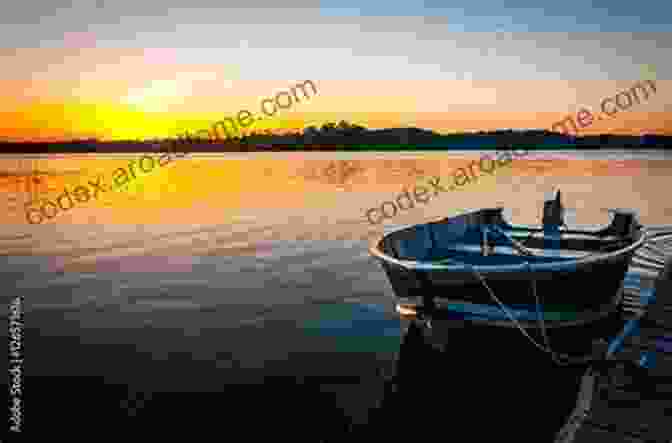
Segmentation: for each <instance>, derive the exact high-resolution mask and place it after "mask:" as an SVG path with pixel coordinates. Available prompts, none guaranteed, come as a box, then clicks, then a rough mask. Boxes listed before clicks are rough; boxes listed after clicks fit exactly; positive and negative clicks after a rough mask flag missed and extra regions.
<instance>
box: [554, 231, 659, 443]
mask: <svg viewBox="0 0 672 443" xmlns="http://www.w3.org/2000/svg"><path fill="white" fill-rule="evenodd" d="M670 228H671V227H660V228H659V229H658V230H654V232H656V231H657V232H656V234H655V235H654V236H653V237H652V238H651V240H650V241H649V242H647V245H646V246H645V247H644V248H642V250H641V252H640V253H638V255H637V256H636V257H635V258H634V259H633V263H632V266H631V268H630V271H629V273H628V278H627V279H626V297H625V300H624V303H623V309H624V311H625V312H626V313H627V314H628V316H629V318H630V320H629V322H628V323H627V324H626V327H625V328H624V330H623V332H622V334H621V335H620V336H619V337H616V338H615V339H614V340H613V341H612V342H611V344H610V348H609V353H608V357H609V360H610V361H611V362H613V364H609V365H606V366H603V367H590V368H589V369H588V370H587V371H586V373H585V374H584V376H583V379H582V384H581V389H580V392H579V396H578V399H577V404H576V408H575V409H574V411H573V412H572V414H571V415H570V416H569V418H568V420H567V422H566V423H565V425H564V426H563V427H562V429H561V430H560V431H559V432H558V435H557V437H556V443H595V442H603V441H604V442H609V443H626V442H627V443H632V442H646V443H649V442H651V443H672V275H671V274H672V234H671V233H670V231H671V230H670ZM655 278H657V280H656V279H655Z"/></svg>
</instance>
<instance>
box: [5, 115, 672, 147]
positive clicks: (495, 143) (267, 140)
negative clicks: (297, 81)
mask: <svg viewBox="0 0 672 443" xmlns="http://www.w3.org/2000/svg"><path fill="white" fill-rule="evenodd" d="M164 144H180V145H182V146H181V147H182V148H183V149H184V150H185V151H188V152H190V153H224V152H372V151H379V152H412V151H488V150H492V151H495V150H502V149H512V148H522V149H529V150H532V151H536V150H539V151H546V150H556V151H573V150H576V151H600V150H638V149H663V150H666V149H669V150H672V136H670V135H658V134H643V135H639V136H637V135H615V134H600V135H586V136H572V135H568V134H564V133H557V132H551V131H547V130H520V131H518V130H516V131H514V130H499V131H491V132H477V133H462V134H438V133H435V132H433V131H429V130H425V129H418V128H392V129H375V130H370V129H366V128H364V127H361V126H357V125H349V124H348V123H345V122H341V123H339V125H335V124H326V125H323V126H322V128H321V129H318V128H315V127H309V128H306V130H304V131H303V133H291V134H258V133H252V134H250V135H246V136H243V137H238V138H235V139H231V140H226V141H221V140H213V139H211V140H208V139H197V138H196V139H195V138H192V139H189V142H188V143H185V140H174V139H153V140H127V141H100V140H95V139H89V140H68V141H60V142H59V141H54V142H9V141H0V154H2V153H21V154H51V153H54V154H57V153H70V154H81V153H99V154H105V153H144V152H154V151H157V146H161V145H164ZM186 145H188V147H187V146H186Z"/></svg>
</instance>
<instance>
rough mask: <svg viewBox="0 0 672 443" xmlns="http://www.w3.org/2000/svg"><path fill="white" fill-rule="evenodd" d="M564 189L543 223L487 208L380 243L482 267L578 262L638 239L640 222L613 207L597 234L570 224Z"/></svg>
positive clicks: (387, 248) (429, 258)
mask: <svg viewBox="0 0 672 443" xmlns="http://www.w3.org/2000/svg"><path fill="white" fill-rule="evenodd" d="M559 199H560V193H559V192H558V194H557V197H556V199H555V200H553V201H550V202H546V205H545V208H544V217H543V225H542V226H540V227H531V226H514V225H511V224H509V223H508V222H507V221H506V220H505V219H504V218H503V208H489V209H482V210H479V211H475V212H472V213H468V214H463V215H460V216H457V217H449V218H445V219H443V220H440V221H437V222H432V223H426V224H423V225H418V226H413V227H410V228H406V229H402V230H400V231H397V232H394V233H391V234H389V235H387V236H386V237H385V238H383V239H382V240H381V242H380V243H379V245H378V247H379V248H380V250H381V251H382V252H383V253H385V254H387V255H388V256H391V257H394V258H396V259H399V260H412V261H420V262H431V263H434V264H444V263H445V264H450V263H451V262H453V261H457V262H463V263H473V264H476V263H477V264H480V265H505V264H520V263H523V262H528V263H535V262H536V263H540V262H549V261H562V260H576V259H579V258H582V257H586V256H589V255H593V254H596V253H608V252H613V251H617V250H619V249H622V248H624V247H627V246H629V245H631V244H632V243H633V242H636V241H637V240H638V239H639V238H640V237H641V235H642V232H641V229H640V228H641V225H639V223H638V222H637V220H636V216H635V214H634V212H632V211H623V210H621V211H614V217H613V219H612V221H611V224H609V225H608V226H606V227H604V228H602V229H597V230H595V231H593V232H590V231H579V230H572V229H569V228H567V226H566V225H565V224H564V220H563V218H562V206H561V204H560V200H559Z"/></svg>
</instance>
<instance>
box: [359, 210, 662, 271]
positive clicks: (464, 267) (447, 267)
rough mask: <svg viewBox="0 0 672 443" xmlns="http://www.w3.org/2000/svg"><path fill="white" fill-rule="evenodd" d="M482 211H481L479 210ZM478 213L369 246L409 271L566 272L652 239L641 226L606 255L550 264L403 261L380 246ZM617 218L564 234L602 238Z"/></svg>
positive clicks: (379, 239) (514, 227)
mask: <svg viewBox="0 0 672 443" xmlns="http://www.w3.org/2000/svg"><path fill="white" fill-rule="evenodd" d="M476 212H478V211H476ZM473 213H474V212H471V213H466V214H459V215H457V216H455V217H447V218H443V219H441V220H437V221H435V222H427V223H420V224H417V225H412V226H406V227H403V228H400V229H396V230H394V231H392V232H388V233H386V234H382V235H379V236H377V237H376V238H375V239H374V240H372V242H371V244H370V246H369V253H370V254H371V255H372V256H374V257H376V258H377V259H379V260H382V261H383V262H387V263H390V264H394V265H397V266H400V267H402V268H404V269H406V270H408V271H453V272H465V271H466V272H472V271H476V272H479V273H510V272H519V271H523V270H527V272H558V271H560V272H562V271H575V270H576V268H577V266H585V265H590V264H593V263H596V262H603V261H609V260H612V259H616V258H619V257H621V256H623V255H625V254H628V253H631V252H633V253H634V251H635V250H636V249H639V248H640V247H642V246H643V245H644V242H645V241H646V240H647V238H648V234H649V233H648V232H647V230H646V229H643V228H642V227H640V228H639V229H638V233H639V238H638V239H637V240H635V241H634V242H633V243H632V244H630V245H628V246H626V247H624V248H621V249H618V250H616V251H611V252H605V253H604V254H594V253H593V254H590V255H589V256H588V257H582V258H576V259H572V258H569V259H567V258H565V259H563V260H558V261H552V262H550V263H548V262H547V263H530V262H527V261H524V262H523V263H520V264H498V265H472V264H469V263H464V264H460V265H457V264H454V265H453V264H438V263H431V262H427V261H419V260H402V259H397V258H394V257H391V256H389V255H388V254H386V253H384V252H383V251H382V250H381V249H380V248H379V245H380V244H381V243H382V242H383V240H385V239H386V238H389V237H390V236H392V235H394V234H396V233H399V232H401V231H403V230H406V229H410V228H413V227H417V226H425V225H430V224H432V223H436V222H440V221H445V220H449V219H451V218H457V217H461V216H465V215H469V214H473ZM502 220H503V221H504V225H505V227H506V228H510V229H512V230H520V231H529V232H543V228H534V227H527V226H525V225H512V224H510V223H509V222H508V221H507V220H505V219H504V218H503V217H502ZM612 223H613V220H612V222H611V223H610V224H609V225H606V226H602V227H600V228H599V229H597V230H595V231H592V232H590V231H577V230H566V231H561V234H570V235H571V234H583V235H590V236H594V237H599V233H600V232H604V231H606V230H607V229H608V228H609V227H610V226H612ZM520 257H521V258H522V259H523V260H525V256H522V255H521V256H520Z"/></svg>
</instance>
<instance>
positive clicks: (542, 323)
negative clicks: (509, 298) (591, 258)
mask: <svg viewBox="0 0 672 443" xmlns="http://www.w3.org/2000/svg"><path fill="white" fill-rule="evenodd" d="M494 228H495V229H494V231H495V232H498V233H499V234H502V235H503V236H504V237H505V238H507V239H508V240H509V241H510V242H511V243H512V244H513V245H514V247H516V249H518V248H520V251H521V253H523V254H524V255H531V256H534V254H532V253H531V252H530V251H529V250H528V249H527V248H525V247H524V246H523V245H519V244H516V243H517V242H516V241H515V240H514V239H513V238H511V237H510V236H508V235H506V233H505V232H503V231H501V230H500V229H499V228H497V227H494ZM666 229H669V231H667V232H664V233H661V234H664V235H665V236H668V235H669V236H670V237H672V232H671V231H672V226H667V227H666ZM644 235H645V236H647V237H648V238H647V240H645V244H646V243H648V241H650V240H651V237H653V236H650V230H649V229H645V230H644ZM595 254H597V253H595ZM595 254H589V255H595ZM448 261H451V262H453V263H456V264H460V265H462V266H466V267H467V268H469V269H470V271H471V272H472V273H473V274H474V275H475V276H476V277H477V278H478V280H479V281H480V282H481V283H482V284H483V286H484V287H485V288H486V290H487V291H488V293H489V295H490V297H491V298H492V299H493V300H494V301H495V303H497V305H499V307H500V309H501V310H502V312H504V314H505V315H506V316H507V317H508V318H509V320H511V322H512V323H513V324H514V325H515V326H516V327H517V328H518V329H519V330H520V332H521V333H522V334H523V335H524V336H525V337H526V338H527V339H528V340H529V341H530V342H531V343H532V344H533V345H534V346H535V347H537V348H538V349H540V350H541V351H543V352H546V353H550V354H551V358H552V359H553V362H554V363H556V364H557V365H559V366H566V365H570V364H572V363H584V362H586V360H587V359H589V358H590V357H589V356H584V357H582V358H577V357H572V356H569V355H567V354H558V353H556V352H555V351H554V350H553V348H552V346H551V343H550V339H549V338H548V334H547V333H546V324H545V323H546V322H545V320H544V317H543V314H542V312H543V308H541V306H542V304H541V301H540V297H539V294H538V293H537V285H536V280H535V278H534V271H533V270H532V265H531V264H530V262H528V261H527V260H523V264H524V265H525V266H526V268H527V269H528V270H529V271H530V275H531V278H530V281H531V286H532V293H533V295H534V298H535V305H536V311H537V322H538V325H539V329H540V330H541V334H542V337H543V338H544V344H545V345H546V346H545V347H543V346H541V345H540V344H539V343H537V341H536V340H534V339H533V338H532V337H531V336H530V335H529V334H528V333H527V331H526V330H525V328H524V327H523V326H522V324H520V322H518V321H517V320H516V318H515V316H513V315H512V314H511V312H510V311H509V309H507V307H506V305H504V303H502V302H501V301H500V300H499V299H498V298H497V296H496V295H495V293H494V291H493V290H492V289H491V288H490V286H489V285H488V284H487V282H486V281H485V278H484V277H483V276H482V275H481V273H479V272H478V271H477V270H476V269H475V268H474V266H473V265H472V264H470V263H463V262H460V261H458V260H454V259H449V260H448ZM652 261H653V262H654V263H655V264H656V265H658V263H660V265H659V266H656V267H660V268H662V267H663V266H664V264H665V263H664V262H659V261H658V260H652ZM608 355H609V354H608ZM558 356H560V357H562V358H563V359H564V360H565V362H563V361H561V360H560V359H559V358H558Z"/></svg>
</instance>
